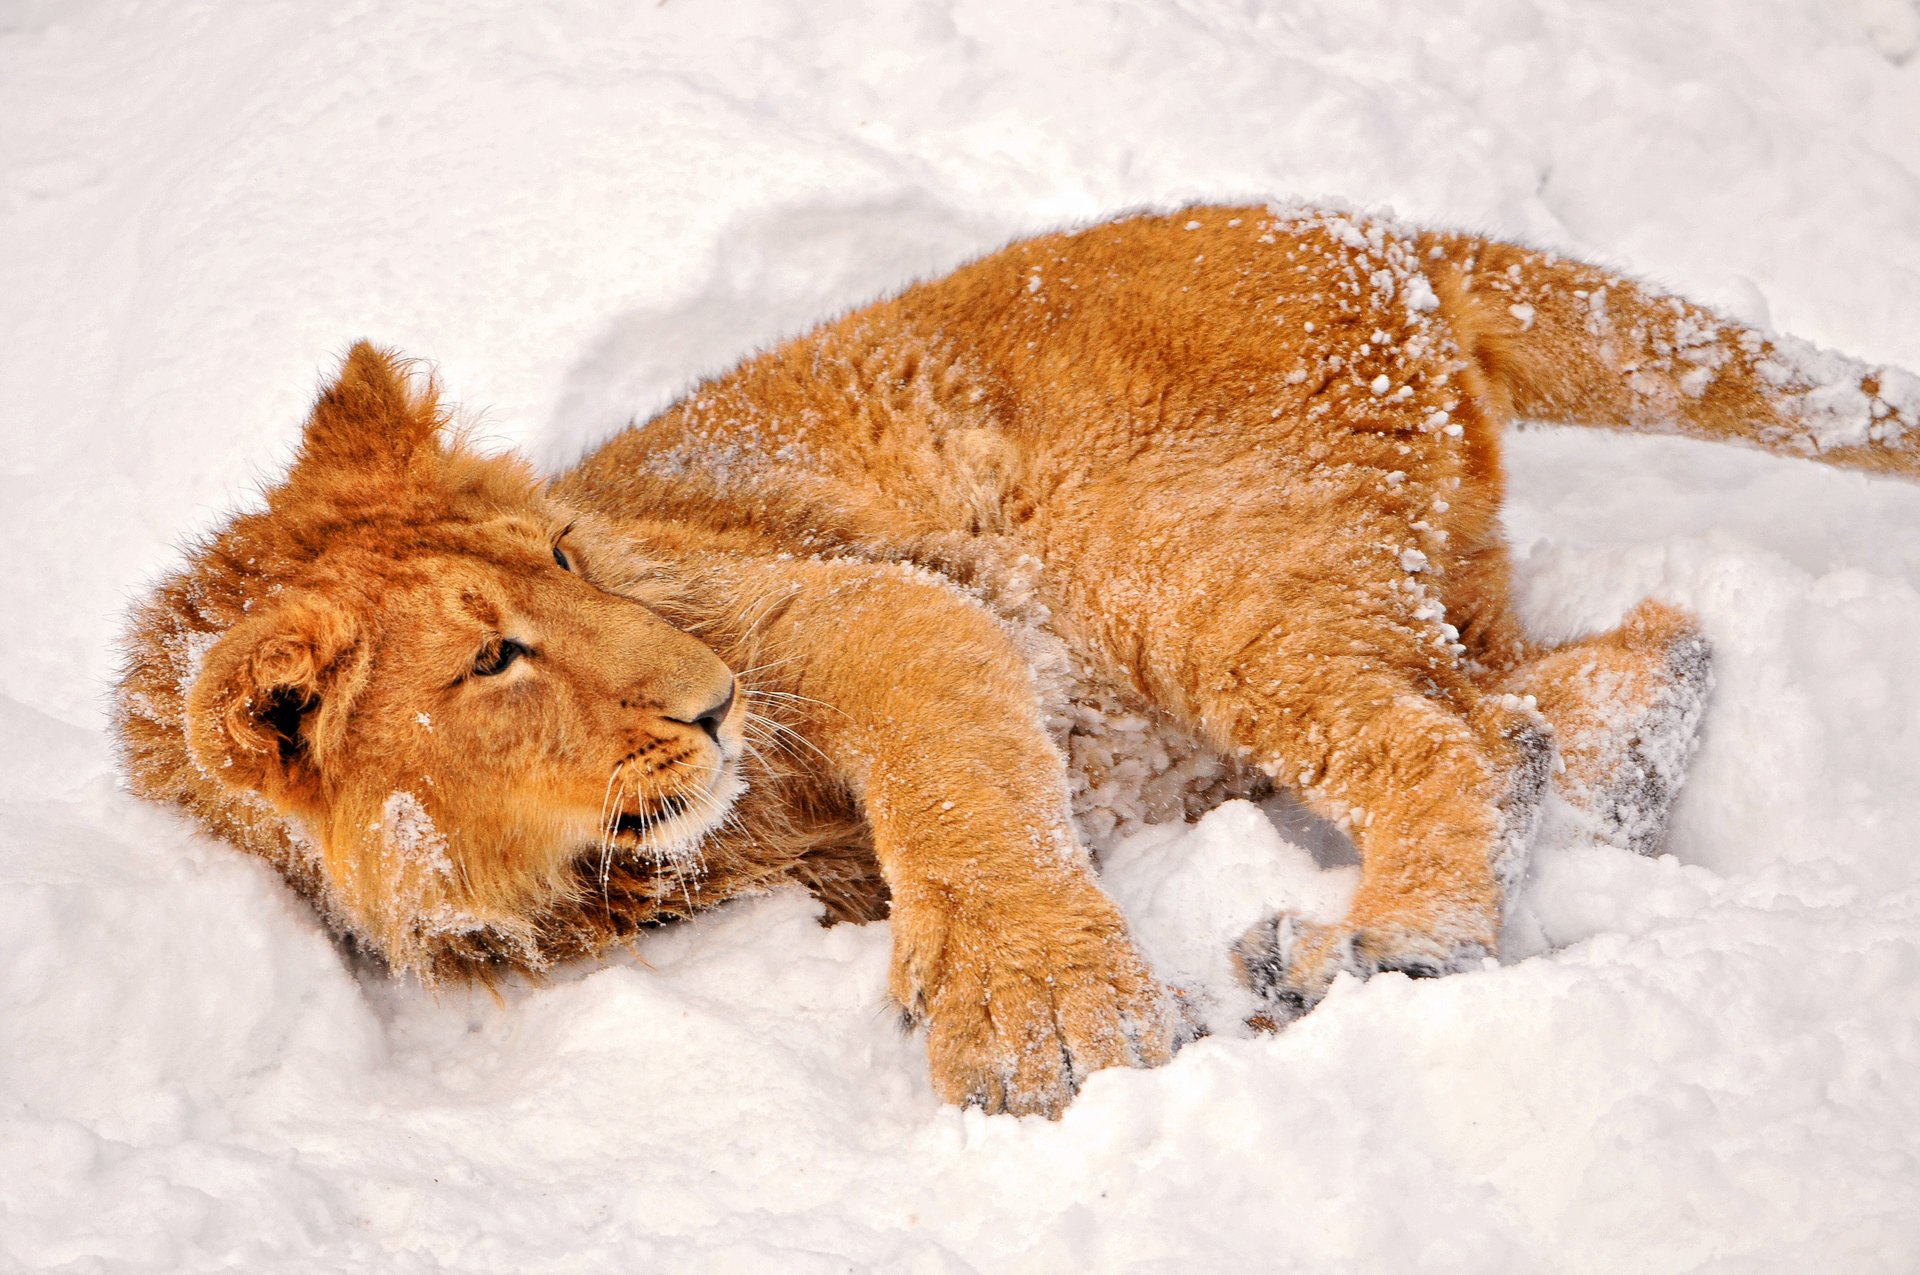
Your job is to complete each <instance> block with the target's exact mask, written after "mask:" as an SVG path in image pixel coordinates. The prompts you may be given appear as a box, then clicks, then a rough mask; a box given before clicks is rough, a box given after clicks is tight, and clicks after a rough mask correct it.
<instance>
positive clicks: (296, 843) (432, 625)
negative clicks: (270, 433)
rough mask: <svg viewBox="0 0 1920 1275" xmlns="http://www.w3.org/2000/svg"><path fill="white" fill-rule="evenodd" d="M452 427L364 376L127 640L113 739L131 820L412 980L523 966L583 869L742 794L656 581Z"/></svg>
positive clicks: (701, 675)
mask: <svg viewBox="0 0 1920 1275" xmlns="http://www.w3.org/2000/svg"><path fill="white" fill-rule="evenodd" d="M443 424H444V419H443V413H442V412H441V411H440V409H439V408H438V406H437V405H436V401H435V397H434V394H433V389H432V386H431V385H430V384H428V385H424V386H422V385H416V384H415V383H413V382H412V381H411V380H410V379H409V377H408V376H407V375H406V373H405V372H404V370H403V369H402V368H401V367H400V366H399V365H398V364H397V363H396V362H395V360H394V359H393V358H392V357H391V356H389V355H386V354H382V353H381V352H379V351H376V350H374V349H373V348H372V347H370V346H367V345H364V344H362V345H358V346H355V347H354V349H353V350H352V352H351V353H350V354H349V355H348V356H347V360H346V363H345V366H344V367H343V369H342V371H341V374H340V377H339V379H338V381H337V382H336V383H335V384H334V385H332V386H331V387H330V388H329V389H327V390H326V392H325V393H324V394H323V395H322V396H321V398H320V400H319V402H318V404H317V405H316V406H315V408H314V412H313V415H312V418H311V420H310V421H309V422H308V424H307V427H306V432H305V436H304V440H303V444H302V448H301V452H300V455H299V458H298V460H297V462H296V464H295V465H294V467H293V469H292V471H291V473H290V474H289V475H288V477H287V479H286V481H285V482H284V483H283V484H282V485H280V486H278V487H276V488H274V489H273V490H272V491H270V492H269V493H268V498H267V508H266V509H265V510H264V511H263V512H259V513H254V514H248V515H244V516H242V517H240V518H237V519H236V520H235V521H234V522H233V523H231V524H230V525H229V526H228V527H227V528H225V529H224V530H223V531H221V532H220V533H219V534H218V535H217V536H216V537H214V538H213V539H212V540H211V541H209V542H208V543H206V544H204V545H203V546H201V547H200V548H199V549H198V550H197V551H196V552H195V553H194V555H193V561H192V562H191V564H190V566H189V567H188V568H187V570H186V571H184V572H182V573H181V574H180V575H178V576H176V577H174V578H172V579H171V580H169V581H167V582H166V583H164V584H163V586H162V588H161V590H160V591H159V593H158V594H157V595H156V597H155V598H154V599H153V601H151V602H150V603H148V604H147V606H146V607H145V608H143V609H142V610H141V611H140V612H139V613H138V614H137V615H136V618H135V621H134V627H133V631H132V633H131V636H130V641H129V661H128V667H127V672H126V675H125V677H124V679H123V681H122V683H121V687H120V695H119V713H118V717H119V726H120V733H121V737H122V741H123V749H124V751H125V753H126V757H127V762H128V766H129V770H130V772H131V773H132V777H133V781H134V786H135V788H136V790H138V791H141V792H143V793H144V794H145V795H149V796H158V797H163V798H168V799H173V800H177V801H181V802H183V803H184V804H186V805H188V806H189V808H190V809H193V810H194V811H195V812H196V813H198V814H200V815H201V816H202V818H203V819H205V820H206V821H207V822H209V823H210V824H211V825H213V826H214V828H215V829H216V831H220V832H222V833H223V834H226V835H229V836H232V837H234V839H236V840H240V841H242V842H243V844H249V845H250V846H251V847H252V848H254V849H256V850H258V851H261V852H263V853H269V852H271V853H272V854H273V857H277V858H280V859H282V860H283V862H282V866H283V868H285V869H286V870H287V871H288V874H289V876H290V877H293V878H295V879H296V881H298V882H300V883H301V884H303V885H304V886H305V887H306V888H307V889H308V890H309V891H310V892H311V893H314V894H315V895H316V896H318V897H319V898H320V899H321V900H322V902H323V905H324V906H325V907H327V908H328V909H329V911H330V912H331V913H332V914H333V917H334V920H335V921H336V923H338V924H340V925H341V926H342V927H343V928H345V929H347V930H349V931H350V932H352V933H353V934H354V935H356V936H357V937H358V938H359V939H360V940H361V941H362V942H364V943H366V944H368V945H369V946H371V947H373V948H374V949H376V950H377V951H378V952H379V953H380V954H381V955H383V956H385V957H386V958H387V959H388V960H389V961H390V962H392V963H393V964H395V965H397V966H401V967H412V968H419V969H422V970H429V971H431V970H433V969H434V968H435V967H436V966H437V965H444V956H445V952H446V951H447V950H448V949H449V946H450V945H451V946H452V947H454V948H458V947H459V946H460V945H461V944H462V943H465V944H468V945H469V948H470V949H472V950H479V951H481V952H482V953H483V954H484V953H485V952H487V951H491V953H492V954H493V956H494V957H495V958H496V959H497V958H498V957H499V955H500V952H501V949H502V948H503V947H504V948H511V947H513V946H514V945H516V944H519V945H523V946H525V947H526V948H527V949H528V950H529V951H533V950H534V949H536V948H537V947H538V946H539V945H540V944H541V943H543V942H545V941H546V940H547V936H543V935H542V934H540V933H539V932H538V931H539V928H540V926H541V925H542V924H543V923H544V922H543V920H542V918H543V917H549V916H551V915H552V914H553V912H554V910H555V909H556V908H558V907H564V906H566V905H568V903H569V901H575V902H577V896H579V895H580V894H581V893H582V892H583V890H588V889H591V887H592V885H593V878H594V868H595V866H596V863H597V865H598V866H599V868H600V869H601V870H602V871H605V870H607V869H609V868H610V867H611V865H612V864H613V863H614V862H615V860H616V859H621V860H634V859H640V860H646V861H651V862H653V863H656V864H658V863H662V862H671V861H672V860H673V859H675V857H676V856H683V855H687V854H690V853H692V852H693V851H694V848H695V847H696V846H697V845H698V844H699V842H700V840H701V839H702V837H703V836H705V835H706V834H708V833H710V832H711V831H712V830H713V829H715V828H716V827H717V826H718V825H719V824H720V823H721V822H722V821H723V820H725V819H726V817H727V814H728V810H729V808H730V806H731V805H732V803H733V802H734V800H735V798H736V797H737V796H738V795H739V793H740V792H741V790H742V788H743V787H744V779H743V773H742V767H743V764H744V763H743V757H742V754H743V749H744V736H743V729H744V719H745V717H746V713H745V711H744V705H743V704H742V702H741V697H740V696H738V695H737V694H736V682H735V679H734V676H733V673H732V672H731V671H730V670H729V668H728V666H727V665H726V663H724V662H723V661H722V660H721V658H720V657H719V656H718V655H716V654H715V653H714V651H713V650H712V649H710V648H709V647H708V646H707V645H706V644H704V643H703V642H702V641H701V640H699V639H698V638H696V637H694V636H692V635H691V634H690V633H688V632H687V631H685V628H686V627H687V626H688V624H689V615H690V614H692V612H691V611H690V610H689V608H688V605H687V603H686V594H687V589H688V587H689V586H688V585H687V582H686V581H684V580H681V579H679V578H677V576H676V574H675V572H674V570H673V569H672V567H671V566H670V565H668V564H662V563H658V562H651V561H643V560H640V559H638V558H636V557H635V556H634V554H633V553H632V552H631V551H630V550H629V549H627V548H626V547H625V546H624V545H623V544H622V543H621V541H620V539H618V538H615V537H612V536H609V535H606V534H604V533H603V532H596V528H595V526H594V524H593V523H592V521H591V520H590V519H587V518H583V517H578V516H576V515H575V514H573V513H572V512H570V511H568V510H567V509H565V508H563V507H562V506H559V505H558V504H556V503H554V502H553V501H552V500H551V499H550V498H549V497H548V496H547V495H546V494H545V493H544V492H543V490H542V488H541V486H540V484H539V483H538V482H536V481H535V480H534V478H533V477H532V475H531V474H530V473H529V471H528V470H527V469H526V468H525V467H524V465H522V464H521V463H520V462H518V461H514V460H511V459H504V458H484V457H479V456H476V455H474V454H473V453H471V452H469V451H466V450H464V449H462V448H460V447H458V446H456V445H452V444H449V443H448V442H447V441H445V440H444V439H443V438H442V436H441V435H442V432H443V431H442V426H443ZM673 621H677V623H676V622H673ZM263 820H268V821H271V822H272V823H273V824H274V825H275V826H276V827H278V828H280V829H283V830H284V831H283V834H282V836H283V844H282V846H281V847H280V849H279V850H277V851H276V850H275V849H274V847H273V846H272V845H270V844H268V843H269V842H271V841H272V840H273V838H272V837H270V836H265V834H263V833H262V832H261V831H260V825H261V823H262V821H263ZM583 865H584V870H583ZM602 879H603V881H604V878H602ZM469 954H471V951H470V952H469ZM508 957H509V961H510V963H515V964H518V963H521V962H520V961H518V960H513V959H511V953H509V954H508Z"/></svg>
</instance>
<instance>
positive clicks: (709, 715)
mask: <svg viewBox="0 0 1920 1275" xmlns="http://www.w3.org/2000/svg"><path fill="white" fill-rule="evenodd" d="M738 687H739V684H738V683H737V682H735V681H734V680H733V679H732V678H728V679H727V697H726V698H725V699H723V700H721V701H720V702H719V703H718V704H715V705H714V706H713V707H712V708H709V709H708V710H707V711H706V712H704V713H702V714H700V715H699V716H698V717H696V718H694V719H693V721H692V722H690V723H689V725H693V726H698V727H699V728H700V729H701V730H703V731H705V732H707V738H708V739H710V740H712V741H713V742H714V743H716V744H717V743H719V742H720V725H721V723H722V722H724V721H726V720H727V714H728V713H729V712H731V711H732V710H733V696H734V693H735V691H736V690H738Z"/></svg>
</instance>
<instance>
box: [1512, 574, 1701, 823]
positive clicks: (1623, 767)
mask: <svg viewBox="0 0 1920 1275" xmlns="http://www.w3.org/2000/svg"><path fill="white" fill-rule="evenodd" d="M1712 683H1713V673H1712V650H1711V648H1710V647H1709V645H1708V643H1707V640H1706V638H1705V637H1704V636H1703V635H1702V634H1701V633H1700V630H1699V628H1698V627H1697V626H1696V625H1695V624H1694V622H1693V620H1692V618H1691V617H1689V616H1688V615H1686V614H1685V613H1684V612H1682V611H1679V610H1677V609H1676V608H1674V607H1670V606H1667V605H1665V604H1664V603H1659V602H1643V603H1641V604H1640V605H1639V606H1638V607H1635V608H1634V610H1633V611H1632V612H1631V613H1629V614H1628V616H1627V619H1626V622H1625V623H1623V624H1622V625H1621V626H1620V627H1619V628H1617V629H1615V630H1613V631H1612V632H1610V633H1603V634H1600V635H1598V636H1596V637H1590V638H1585V639H1582V640H1580V641H1577V642H1572V643H1569V644H1568V645H1566V646H1563V647H1560V648H1558V649H1556V650H1554V651H1551V652H1549V653H1547V654H1545V655H1542V656H1539V657H1537V658H1535V659H1533V660H1531V661H1530V662H1528V663H1526V664H1522V665H1520V666H1519V667H1517V668H1515V669H1513V670H1511V671H1509V672H1507V673H1506V674H1505V675H1503V676H1502V678H1501V679H1500V681H1499V683H1498V686H1497V688H1496V689H1497V690H1498V691H1501V692H1504V693H1508V694H1514V695H1525V696H1531V697H1532V698H1533V700H1534V701H1535V702H1536V703H1537V704H1538V705H1539V709H1540V712H1541V714H1542V715H1544V716H1545V717H1546V719H1547V720H1548V721H1549V722H1550V723H1552V726H1553V730H1554V742H1555V744H1556V745H1557V748H1558V751H1559V759H1560V766H1559V767H1558V769H1557V773H1556V774H1555V776H1554V789H1555V791H1556V792H1557V793H1558V795H1559V796H1560V797H1561V799H1562V800H1563V801H1565V803H1566V804H1567V806H1568V807H1570V808H1571V810H1572V812H1573V814H1574V817H1575V818H1576V819H1577V820H1578V822H1579V825H1580V827H1581V829H1582V831H1584V832H1586V833H1588V834H1590V835H1592V836H1593V837H1594V838H1595V839H1597V840H1600V841H1604V842H1607V843H1609V844H1612V845H1617V846H1620V847H1622V848H1623V849H1628V850H1633V851H1635V852H1636V853H1639V854H1655V853H1658V851H1659V850H1660V847H1661V844H1662V843H1663V841H1664V840H1665V838H1666V831H1667V820H1668V817H1669V815H1670V814H1671V812H1672V808H1673V801H1674V798H1675V797H1676V796H1677V795H1678V793H1679V790H1680V785H1681V783H1682V782H1683V781H1684V780H1685V778H1686V771H1687V763H1688V761H1689V760H1690V759H1691V757H1692V753H1693V747H1694V742H1695V734H1696V732H1697V731H1698V729H1699V725H1700V718H1701V710H1702V708H1703V707H1704V705H1705V703H1706V697H1707V692H1708V691H1709V689H1710V688H1711V687H1712Z"/></svg>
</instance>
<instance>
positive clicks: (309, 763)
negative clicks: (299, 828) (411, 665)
mask: <svg viewBox="0 0 1920 1275" xmlns="http://www.w3.org/2000/svg"><path fill="white" fill-rule="evenodd" d="M361 645H362V644H361V642H360V641H359V625H358V624H357V623H356V621H355V620H354V618H353V616H352V615H351V614H350V613H348V612H346V611H345V610H343V609H342V608H340V607H337V606H332V605H329V604H327V603H325V602H323V601H321V600H320V599H317V598H313V597H295V598H289V599H287V600H285V601H282V602H279V603H277V604H275V605H274V606H272V607H270V608H268V609H267V610H265V611H264V612H262V613H260V614H258V615H253V616H249V617H248V618H247V619H245V620H243V621H241V622H240V623H239V624H236V625H235V626H234V627H233V628H232V629H231V630H229V631H228V632H227V634H226V636H224V637H222V638H221V639H220V640H219V641H218V642H216V643H215V644H214V645H213V647H212V649H210V650H209V651H208V652H207V653H206V656H205V658H204V659H203V660H202V662H201V666H200V672H199V675H198V676H197V677H196V678H195V679H194V682H193V687H192V689H191V690H190V691H189V692H188V695H187V746H188V747H189V748H190V749H191V750H192V752H193V756H194V760H195V761H196V762H197V763H198V764H199V765H200V766H201V767H202V768H203V769H205V770H206V771H207V773H208V774H210V775H212V776H214V777H215V778H216V779H218V780H220V781H221V782H222V783H224V784H226V785H228V786H230V787H236V788H247V789H251V790H252V791H254V792H257V793H259V794H260V795H261V796H263V797H265V798H266V799H267V800H268V801H270V802H272V803H273V804H274V805H275V806H276V807H278V808H279V809H280V810H282V811H283V812H286V813H289V814H293V813H306V812H311V811H315V810H317V809H318V808H319V804H320V799H321V760H322V759H323V758H324V757H325V756H326V754H327V753H328V751H329V750H330V746H331V745H332V744H334V743H336V742H337V741H338V738H339V736H340V734H341V733H342V730H343V727H344V723H345V716H346V703H347V701H348V700H349V699H350V698H351V696H352V693H353V691H354V690H355V689H357V685H356V684H357V681H358V676H359V671H360V665H361V664H362V663H363V661H361V660H360V659H359V658H358V656H359V651H360V648H361Z"/></svg>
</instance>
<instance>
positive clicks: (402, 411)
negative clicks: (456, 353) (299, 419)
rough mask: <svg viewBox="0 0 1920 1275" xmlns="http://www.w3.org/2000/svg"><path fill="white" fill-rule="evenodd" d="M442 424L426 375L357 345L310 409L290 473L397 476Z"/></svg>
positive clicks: (434, 391)
mask: <svg viewBox="0 0 1920 1275" xmlns="http://www.w3.org/2000/svg"><path fill="white" fill-rule="evenodd" d="M442 420H443V417H442V414H441V411H440V403H439V387H438V386H437V385H436V384H435V383H434V381H433V378H432V377H430V376H428V377H423V378H416V377H415V376H413V375H412V374H411V373H410V372H409V370H408V367H407V364H406V363H405V361H403V360H402V359H401V358H400V357H399V356H398V355H397V354H395V353H393V352H392V351H390V350H381V349H376V348H375V347H374V346H372V345H369V344H368V343H367V342H365V341H360V342H357V343H356V344H355V345H354V347H353V348H352V349H351V350H348V351H347V357H346V361H345V362H343V363H342V364H341V365H340V375H339V376H338V377H337V378H336V379H335V380H334V383H333V384H332V385H330V386H328V387H327V388H326V390H325V391H323V392H322V393H321V395H320V399H319V401H318V402H316V403H315V404H314V405H313V415H312V416H311V417H310V418H309V419H308V420H307V429H306V435H305V437H304V438H303V440H302V441H301V445H300V459H299V462H298V463H297V465H296V467H295V472H296V473H298V474H303V475H306V476H309V477H324V476H326V475H329V474H343V475H364V474H365V473H367V472H368V471H370V470H371V471H376V472H380V473H386V474H392V475H394V476H399V475H401V474H404V473H406V472H407V470H408V469H409V468H410V467H411V465H412V464H413V461H414V458H415V453H416V452H418V451H419V450H420V448H421V447H422V445H423V444H427V443H429V442H430V441H431V440H432V439H433V436H434V431H435V430H437V429H438V428H439V427H440V424H441V422H442Z"/></svg>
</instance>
